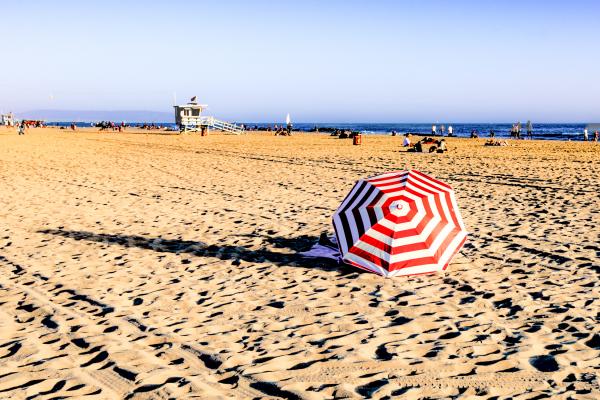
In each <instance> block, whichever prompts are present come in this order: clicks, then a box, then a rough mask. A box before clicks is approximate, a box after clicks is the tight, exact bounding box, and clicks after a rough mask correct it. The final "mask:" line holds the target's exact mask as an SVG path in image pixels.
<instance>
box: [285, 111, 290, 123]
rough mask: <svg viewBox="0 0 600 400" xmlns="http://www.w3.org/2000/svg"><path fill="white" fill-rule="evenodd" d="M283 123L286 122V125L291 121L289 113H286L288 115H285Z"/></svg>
mask: <svg viewBox="0 0 600 400" xmlns="http://www.w3.org/2000/svg"><path fill="white" fill-rule="evenodd" d="M285 123H286V124H287V125H289V124H291V123H292V119H291V118H290V113H288V115H287V116H286V117H285Z"/></svg>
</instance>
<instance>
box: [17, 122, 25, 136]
mask: <svg viewBox="0 0 600 400" xmlns="http://www.w3.org/2000/svg"><path fill="white" fill-rule="evenodd" d="M18 132H19V136H21V135H24V134H25V122H24V121H21V124H19V130H18Z"/></svg>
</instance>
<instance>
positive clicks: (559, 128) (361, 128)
mask: <svg viewBox="0 0 600 400" xmlns="http://www.w3.org/2000/svg"><path fill="white" fill-rule="evenodd" d="M71 124H72V122H70V121H59V122H48V123H47V126H58V127H68V126H70V125H71ZM92 124H93V122H75V125H76V126H77V127H79V128H84V127H85V128H87V127H92ZM144 124H146V125H154V126H160V127H161V128H163V129H164V128H169V129H176V125H175V124H174V123H172V122H154V123H152V122H128V123H127V125H129V126H131V127H140V126H142V125H144ZM238 124H244V125H245V126H246V127H247V128H249V129H248V130H249V131H250V132H252V131H256V130H258V131H268V129H269V128H271V129H273V128H274V127H275V126H276V125H278V126H282V125H283V124H282V123H253V122H251V123H244V122H238ZM441 125H442V124H436V128H437V134H438V135H439V133H440V131H441ZM444 125H445V128H446V133H445V134H444V136H447V128H448V126H449V125H452V127H453V130H454V135H455V136H456V137H467V138H468V137H470V134H471V132H472V131H473V130H475V131H477V133H478V135H479V137H480V138H485V137H489V136H490V129H493V130H494V133H495V137H497V138H510V128H511V126H512V124H510V123H452V124H444ZM586 126H587V124H585V123H564V124H562V123H561V124H555V123H538V124H534V126H533V139H537V140H562V141H583V130H584V128H585V127H586ZM255 128H257V129H255ZM315 128H318V129H319V132H321V133H324V134H330V133H331V132H332V131H335V130H336V129H339V130H341V131H345V130H349V131H353V132H360V133H362V134H367V135H372V134H379V135H389V134H391V133H392V132H393V131H395V132H396V133H397V135H399V136H402V135H404V134H406V133H410V134H413V135H419V136H427V135H432V132H431V124H423V123H321V124H319V123H296V124H294V130H295V131H299V132H315ZM593 133H594V130H591V129H590V130H589V136H590V138H593ZM522 136H526V130H525V129H523V130H522Z"/></svg>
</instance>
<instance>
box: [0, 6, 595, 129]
mask: <svg viewBox="0 0 600 400" xmlns="http://www.w3.org/2000/svg"><path fill="white" fill-rule="evenodd" d="M1 11H2V14H3V17H2V23H1V24H0V37H1V38H2V51H3V55H2V59H1V61H0V63H1V64H0V65H1V68H0V110H2V111H9V110H12V111H17V112H18V111H26V110H32V109H80V110H132V109H137V110H139V109H143V110H154V111H167V112H170V111H171V106H172V104H173V97H174V93H175V94H176V96H177V100H178V102H184V101H186V100H187V99H189V97H191V96H192V95H198V97H199V100H201V102H203V103H207V104H209V106H210V111H211V114H214V115H216V116H218V117H221V118H226V119H231V120H237V121H242V120H245V121H277V120H281V119H283V118H284V117H285V114H286V113H287V112H290V113H291V114H292V116H293V118H294V120H295V121H298V122H301V121H305V122H313V121H314V122H365V121H370V122H430V121H454V122H480V121H481V122H500V121H516V120H527V119H531V120H532V121H539V122H542V121H548V122H555V121H556V122H588V121H599V120H600V74H599V73H598V71H599V70H600V44H599V43H600V26H599V25H598V21H599V20H600V2H594V1H569V2H567V1H534V0H531V1H527V0H524V1H510V0H507V1H483V0H482V1H461V0H457V1H433V0H432V1H427V0H423V1H376V0H373V1H367V0H365V1H353V0H346V1H327V0H321V1H311V0H303V1H285V0H282V1H251V0H248V1H227V0H220V1H216V0H215V1H151V0H147V1H123V0H121V1H110V0H109V1H86V2H83V1H60V0H57V1H52V2H50V1H28V2H22V1H11V0H8V1H2V10H1Z"/></svg>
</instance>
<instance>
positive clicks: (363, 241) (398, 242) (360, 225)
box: [333, 170, 467, 276]
mask: <svg viewBox="0 0 600 400" xmlns="http://www.w3.org/2000/svg"><path fill="white" fill-rule="evenodd" d="M333 227H334V228H335V234H336V236H337V241H338V246H339V248H340V252H341V254H342V258H343V260H344V261H345V262H346V263H348V264H352V265H354V266H356V267H358V268H362V269H365V270H368V271H371V272H374V273H376V274H379V275H383V276H398V275H415V274H427V273H432V272H437V271H441V270H444V269H446V267H447V266H448V264H449V263H450V260H451V259H452V257H453V256H454V255H455V254H456V253H457V252H458V251H459V250H460V249H461V247H462V246H463V244H464V243H465V240H466V238H467V231H466V230H465V226H464V223H463V221H462V218H461V216H460V213H459V211H458V206H457V204H456V199H455V197H454V191H453V190H452V188H451V187H450V186H449V185H448V184H446V183H444V182H441V181H439V180H437V179H434V178H432V177H430V176H427V175H425V174H424V173H422V172H419V171H415V170H411V171H398V172H390V173H387V174H384V175H379V176H375V177H372V178H368V179H363V180H360V181H358V182H357V183H356V185H354V188H352V191H351V192H350V194H348V196H346V198H345V199H344V201H343V202H342V204H341V205H340V207H339V208H338V210H337V211H336V212H335V214H334V215H333Z"/></svg>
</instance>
